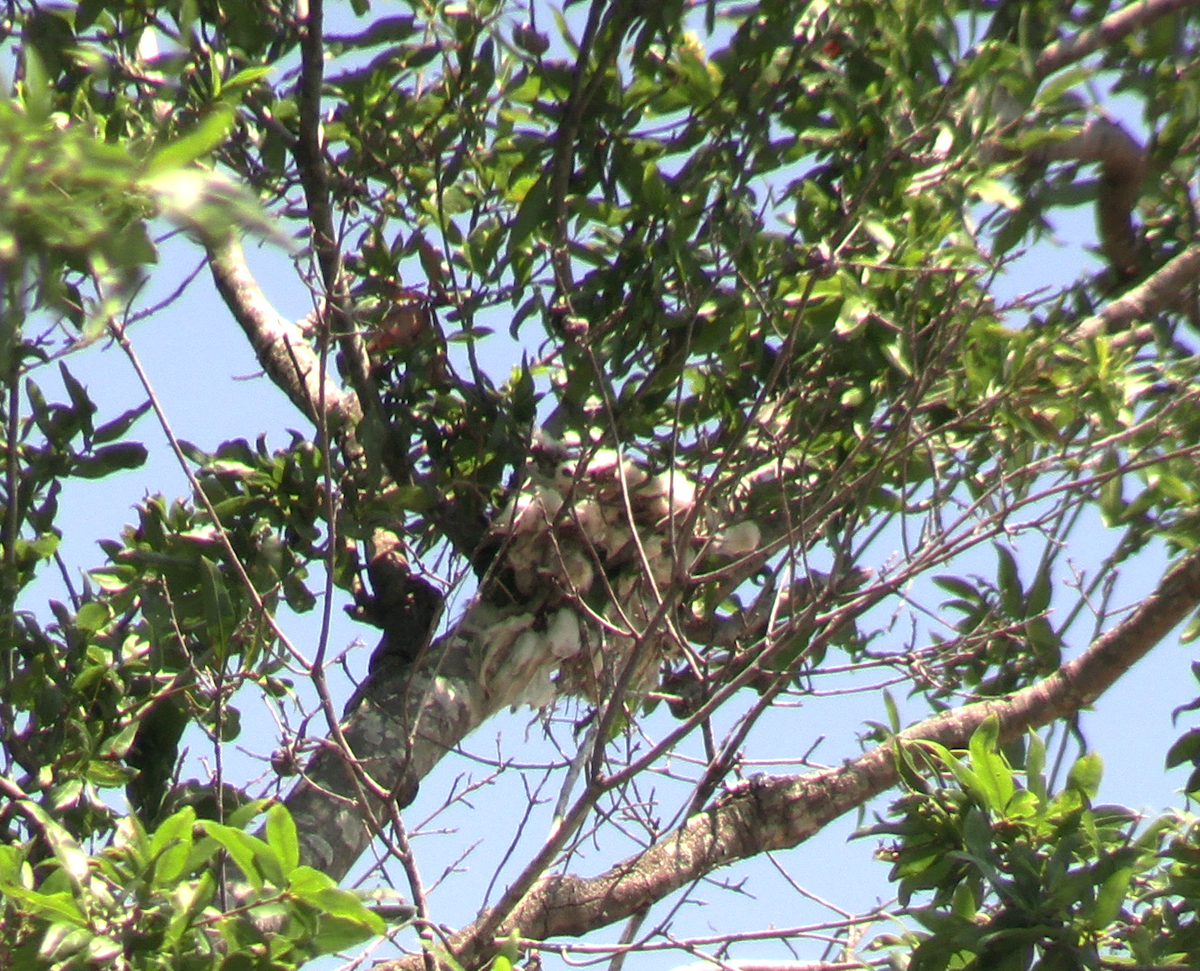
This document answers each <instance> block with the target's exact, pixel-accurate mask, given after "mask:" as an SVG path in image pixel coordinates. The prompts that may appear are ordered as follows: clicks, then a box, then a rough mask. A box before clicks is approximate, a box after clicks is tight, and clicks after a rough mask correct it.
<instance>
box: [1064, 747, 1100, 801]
mask: <svg viewBox="0 0 1200 971" xmlns="http://www.w3.org/2000/svg"><path fill="white" fill-rule="evenodd" d="M1103 775H1104V760H1103V759H1102V758H1100V755H1099V753H1097V752H1088V754H1087V755H1084V756H1083V757H1081V758H1080V759H1079V760H1078V761H1077V762H1076V763H1075V764H1074V765H1073V766H1071V771H1070V772H1069V773H1068V774H1067V785H1068V786H1070V787H1071V788H1072V789H1074V790H1075V791H1076V792H1079V793H1081V794H1083V795H1085V796H1087V797H1088V798H1089V799H1094V798H1095V797H1096V793H1098V792H1099V791H1100V780H1101V778H1102V777H1103Z"/></svg>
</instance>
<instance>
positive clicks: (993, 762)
mask: <svg viewBox="0 0 1200 971" xmlns="http://www.w3.org/2000/svg"><path fill="white" fill-rule="evenodd" d="M999 736H1000V720H999V718H997V716H996V715H995V714H994V713H993V714H990V715H988V716H987V718H985V719H984V720H983V721H982V722H981V723H980V725H979V727H978V728H977V729H975V731H974V732H973V733H972V734H971V741H970V743H969V748H970V752H971V768H972V769H973V770H974V772H975V778H976V780H977V781H978V784H979V787H980V790H981V791H982V792H983V793H984V795H985V796H986V799H987V805H988V808H990V809H991V810H992V811H993V812H996V813H998V814H1003V813H1004V811H1005V809H1006V808H1007V807H1008V803H1009V801H1010V800H1011V799H1012V795H1013V791H1014V789H1015V785H1014V783H1013V777H1012V771H1011V770H1010V769H1009V768H1008V766H1007V765H1006V764H1005V762H1004V758H1003V757H1002V756H1001V755H999V754H998V753H997V751H996V748H997V744H998V742H999Z"/></svg>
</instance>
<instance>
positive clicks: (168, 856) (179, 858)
mask: <svg viewBox="0 0 1200 971" xmlns="http://www.w3.org/2000/svg"><path fill="white" fill-rule="evenodd" d="M195 825H196V810H195V809H193V808H192V807H191V806H184V807H183V808H182V809H180V810H179V811H178V812H176V813H172V814H171V815H170V816H168V817H167V818H166V819H164V820H163V821H162V823H161V824H159V827H158V829H156V830H155V831H154V835H153V836H151V837H150V855H151V857H153V858H154V859H155V864H154V881H155V883H157V884H159V885H162V884H170V883H173V882H174V881H176V880H178V879H179V877H180V876H181V875H182V874H183V873H184V870H185V867H186V866H187V861H188V857H189V856H190V855H191V852H192V839H193V837H192V829H193V827H194V826H195Z"/></svg>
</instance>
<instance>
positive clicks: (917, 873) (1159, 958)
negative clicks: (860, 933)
mask: <svg viewBox="0 0 1200 971" xmlns="http://www.w3.org/2000/svg"><path fill="white" fill-rule="evenodd" d="M996 737H997V723H996V721H995V719H992V720H990V721H987V722H984V723H983V725H981V726H980V728H979V729H978V730H976V732H975V734H974V735H973V737H972V739H971V746H970V751H969V757H967V758H963V757H961V756H962V755H966V754H967V753H961V754H955V753H952V752H950V751H949V750H947V749H946V748H944V747H943V746H940V745H936V744H934V743H922V744H920V745H919V746H915V747H914V748H913V749H912V750H906V751H905V753H904V757H905V760H906V763H907V765H908V768H909V772H910V775H909V779H910V782H911V788H910V791H909V793H908V794H907V795H906V796H904V797H903V798H902V799H901V800H899V801H898V802H897V803H895V804H894V805H893V806H892V810H891V811H892V814H893V815H895V816H898V817H900V818H899V820H898V821H896V822H889V823H880V824H878V825H875V826H872V827H869V828H867V829H864V830H863V831H862V835H867V834H873V835H880V834H890V835H893V836H894V837H895V838H896V839H895V842H894V843H893V844H892V846H891V848H890V849H887V850H885V851H884V853H885V855H886V856H887V857H888V858H890V859H891V860H892V861H893V867H892V873H891V878H892V879H893V880H895V881H897V882H898V884H899V888H900V902H901V904H903V905H905V906H907V907H909V913H910V914H911V915H912V916H913V917H914V918H915V919H916V920H917V921H918V922H919V923H920V924H921V926H922V927H923V928H924V929H923V930H922V931H920V932H915V933H912V934H910V935H906V936H904V937H897V936H894V935H893V936H884V937H881V938H880V939H879V940H878V941H877V942H876V945H877V946H881V947H887V946H892V947H900V948H901V951H900V953H901V954H903V955H904V956H905V958H904V960H905V963H906V966H907V967H908V968H910V969H913V971H916V969H923V971H924V969H934V968H955V967H996V968H1027V967H1030V966H1031V965H1035V966H1037V967H1039V968H1080V967H1095V966H1096V965H1097V964H1098V963H1099V962H1100V961H1101V960H1103V961H1106V962H1111V963H1112V964H1113V966H1117V967H1119V966H1122V965H1123V964H1126V963H1129V964H1133V965H1138V966H1145V965H1173V964H1180V965H1190V964H1191V963H1192V962H1194V961H1195V956H1196V955H1195V946H1196V927H1195V901H1194V896H1193V889H1192V887H1193V882H1194V880H1195V873H1194V872H1193V871H1194V869H1195V864H1196V859H1197V855H1196V837H1197V823H1196V819H1195V818H1194V816H1192V815H1191V814H1190V813H1178V814H1168V815H1165V816H1162V817H1159V818H1157V819H1154V820H1152V821H1150V822H1149V824H1146V822H1145V821H1144V820H1143V819H1142V818H1140V816H1139V815H1138V814H1137V813H1134V812H1131V811H1130V810H1128V809H1125V808H1123V807H1120V806H1095V805H1093V799H1094V798H1095V796H1096V793H1097V791H1098V790H1099V786H1100V775H1101V764H1100V759H1099V757H1098V756H1096V755H1095V754H1094V753H1092V754H1089V755H1086V756H1084V757H1083V758H1081V759H1079V760H1078V761H1077V762H1076V763H1075V765H1074V766H1073V767H1072V768H1071V770H1070V772H1069V773H1068V775H1067V780H1066V785H1065V786H1064V788H1063V789H1062V790H1061V791H1060V792H1057V793H1053V792H1051V791H1050V789H1049V786H1048V782H1047V778H1046V773H1045V748H1044V746H1043V743H1042V740H1041V739H1040V738H1039V737H1038V736H1037V735H1030V736H1029V737H1028V739H1027V740H1026V744H1025V745H1024V746H1022V747H1021V748H1020V750H1019V753H1018V754H1019V755H1020V756H1021V758H1022V760H1023V762H1024V765H1023V766H1021V768H1020V769H1014V768H1012V767H1011V766H1010V765H1009V762H1008V760H1007V759H1006V758H1005V757H1004V755H1003V754H1001V753H1000V752H999V751H998V750H997V748H996ZM925 777H928V778H929V781H926V779H925ZM1022 777H1024V785H1022V784H1021V779H1022ZM914 895H919V896H920V897H928V902H925V903H922V904H920V905H919V906H912V898H913V896H914Z"/></svg>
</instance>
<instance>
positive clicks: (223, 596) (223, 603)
mask: <svg viewBox="0 0 1200 971" xmlns="http://www.w3.org/2000/svg"><path fill="white" fill-rule="evenodd" d="M200 565H201V573H200V592H201V595H202V597H203V598H204V616H205V626H206V628H207V631H208V639H209V641H210V643H211V644H212V645H213V647H214V648H216V649H217V650H218V651H219V652H220V653H221V655H222V656H223V655H224V653H225V650H226V648H227V647H228V645H229V641H230V638H232V636H233V630H234V627H235V625H236V620H235V615H234V610H233V601H232V600H231V599H230V596H229V591H228V590H227V589H226V588H225V577H224V574H222V573H221V570H220V568H219V567H218V566H217V565H216V563H214V562H213V561H212V560H210V559H209V558H208V557H207V556H201V557H200Z"/></svg>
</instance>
